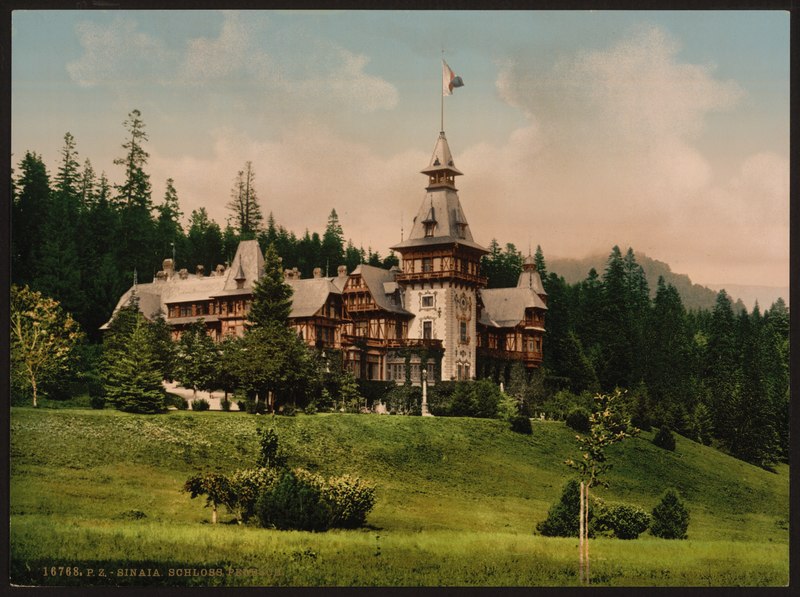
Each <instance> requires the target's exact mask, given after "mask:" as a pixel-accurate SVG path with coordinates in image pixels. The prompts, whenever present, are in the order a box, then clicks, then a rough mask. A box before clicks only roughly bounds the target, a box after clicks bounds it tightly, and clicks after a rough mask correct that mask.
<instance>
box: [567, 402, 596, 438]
mask: <svg viewBox="0 0 800 597" xmlns="http://www.w3.org/2000/svg"><path fill="white" fill-rule="evenodd" d="M566 423H567V427H569V428H570V429H574V430H575V431H579V432H581V433H589V429H590V428H591V425H590V423H589V412H588V411H587V410H586V409H583V408H573V409H572V410H571V411H569V414H568V415H567V419H566Z"/></svg>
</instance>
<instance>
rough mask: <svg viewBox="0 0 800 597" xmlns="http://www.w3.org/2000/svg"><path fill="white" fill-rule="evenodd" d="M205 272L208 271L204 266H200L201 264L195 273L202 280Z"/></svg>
mask: <svg viewBox="0 0 800 597" xmlns="http://www.w3.org/2000/svg"><path fill="white" fill-rule="evenodd" d="M205 271H206V268H205V267H204V266H202V265H199V264H198V266H197V268H196V269H195V273H196V274H197V277H198V278H202V277H203V274H204V273H205Z"/></svg>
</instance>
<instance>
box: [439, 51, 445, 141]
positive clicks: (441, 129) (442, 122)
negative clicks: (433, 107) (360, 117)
mask: <svg viewBox="0 0 800 597" xmlns="http://www.w3.org/2000/svg"><path fill="white" fill-rule="evenodd" d="M442 85H444V48H442ZM439 93H440V94H441V96H442V121H441V128H440V129H439V131H441V132H442V133H444V87H442V89H441V91H440V92H439Z"/></svg>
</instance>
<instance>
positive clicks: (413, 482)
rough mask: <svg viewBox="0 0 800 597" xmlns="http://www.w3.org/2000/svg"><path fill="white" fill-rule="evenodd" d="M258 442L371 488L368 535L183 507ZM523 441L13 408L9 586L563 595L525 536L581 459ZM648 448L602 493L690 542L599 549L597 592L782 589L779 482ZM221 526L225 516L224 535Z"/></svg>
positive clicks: (380, 423) (554, 437)
mask: <svg viewBox="0 0 800 597" xmlns="http://www.w3.org/2000/svg"><path fill="white" fill-rule="evenodd" d="M267 425H269V426H274V427H275V429H276V431H277V433H278V435H279V438H280V441H281V444H282V446H283V447H284V448H285V449H286V451H287V452H288V453H289V454H290V455H291V457H290V464H292V465H295V466H303V467H306V468H308V469H311V470H314V471H318V472H320V473H323V474H326V475H327V474H344V473H350V474H356V475H359V476H361V477H362V478H364V479H367V480H369V481H370V482H372V483H374V484H375V485H376V486H377V498H378V499H377V504H376V506H375V509H374V510H373V512H372V513H371V514H370V515H369V517H368V520H367V522H368V525H369V527H368V528H367V529H364V530H360V531H345V532H341V531H337V532H333V531H331V532H329V533H321V534H316V533H298V532H291V533H287V532H280V531H268V530H264V529H258V528H253V527H237V526H236V525H233V526H231V525H228V524H219V525H216V526H215V527H212V526H211V525H209V524H208V521H209V518H210V514H209V510H208V509H206V508H204V507H203V501H202V500H201V499H196V500H191V499H190V498H189V496H188V495H187V494H185V493H182V492H181V486H182V483H183V481H184V480H185V479H186V478H187V477H188V476H190V475H191V474H193V473H194V472H197V471H215V470H218V471H222V472H232V471H233V470H235V469H237V468H247V467H250V466H252V465H253V463H254V461H255V459H256V453H257V439H256V430H257V429H258V428H259V427H263V426H267ZM533 430H534V433H533V435H532V436H523V435H519V434H515V433H513V432H511V431H509V430H508V429H507V426H506V424H504V423H502V422H500V421H495V420H482V419H466V418H433V419H428V418H425V419H423V418H421V417H401V416H378V415H339V414H331V415H314V416H302V415H299V416H297V417H277V418H274V419H273V418H271V417H267V416H264V417H255V416H251V415H245V414H239V413H220V412H205V413H193V412H172V413H170V414H168V415H163V416H152V417H147V416H136V415H128V414H123V413H119V412H116V411H110V410H105V411H92V410H45V409H40V410H34V409H30V408H17V407H15V408H13V409H12V416H11V487H10V488H11V509H10V514H11V544H12V547H13V549H12V554H11V561H12V578H13V579H14V580H15V581H16V582H22V583H27V584H40V583H44V584H48V583H53V582H55V583H56V584H64V583H66V584H70V583H71V584H80V583H82V582H83V581H81V580H80V579H72V580H70V579H65V578H59V579H55V580H54V579H52V578H49V577H48V578H43V577H42V576H41V573H40V572H39V571H41V570H43V569H49V568H47V567H48V566H50V565H51V564H52V563H58V562H64V563H66V564H69V563H70V562H81V563H82V565H84V566H89V565H91V566H94V567H107V568H110V569H116V568H117V567H119V568H122V567H123V566H125V567H134V566H140V567H142V568H160V569H162V570H164V569H165V567H166V566H174V565H176V563H179V564H180V565H185V566H189V565H192V566H205V567H218V566H232V565H236V566H251V567H254V568H257V569H258V570H259V572H258V575H256V576H253V577H251V578H250V577H249V578H245V579H239V578H237V577H230V576H229V577H225V578H217V579H212V580H213V582H210V581H209V580H208V579H193V580H192V579H171V580H170V579H168V580H165V581H161V580H158V579H150V580H147V581H143V580H141V579H120V578H116V579H112V580H108V581H105V582H106V584H108V583H111V582H113V583H115V584H120V583H122V584H141V583H142V582H153V583H154V584H158V583H161V584H163V582H167V584H170V583H171V584H187V583H189V584H209V582H210V584H234V585H239V584H257V585H282V584H300V585H304V584H305V585H337V584H343V585H360V584H373V585H379V586H386V585H409V584H428V585H430V584H443V583H444V584H448V583H451V584H459V585H475V584H477V585H485V584H489V585H491V584H499V585H512V586H513V585H519V584H522V585H531V584H533V585H536V584H544V585H553V584H556V585H559V584H575V583H576V582H577V580H576V572H575V570H576V568H575V565H574V564H575V553H576V549H577V548H576V543H575V542H574V540H572V539H551V538H545V537H541V536H536V535H535V528H536V524H537V523H538V522H539V521H540V520H542V519H543V518H544V517H545V516H546V514H547V510H548V508H549V507H550V505H551V504H552V503H553V502H554V501H556V499H557V498H558V497H559V495H560V493H561V489H562V487H563V484H564V483H565V481H566V480H567V479H568V478H569V477H570V475H571V474H572V471H571V470H570V469H568V468H567V467H566V466H565V464H564V460H565V459H566V458H568V457H575V456H577V454H576V449H575V441H574V432H573V431H571V430H569V429H568V428H566V427H565V425H564V424H563V423H560V422H545V421H535V422H534V426H533ZM650 437H651V434H643V435H642V437H639V438H634V439H630V440H626V442H625V443H623V444H621V445H616V446H613V448H612V449H611V450H610V452H609V454H610V458H611V460H612V461H613V462H614V468H613V470H612V471H611V473H610V475H609V476H608V481H609V483H610V488H609V489H602V488H598V489H597V491H596V494H597V495H598V496H601V497H603V498H604V499H606V500H607V501H610V502H615V501H624V502H626V503H632V504H637V505H640V506H642V507H644V508H645V509H647V510H651V509H652V507H653V506H654V505H655V504H656V503H657V501H658V498H659V496H660V494H661V492H662V491H663V490H664V489H666V488H667V487H670V486H673V487H676V488H678V489H679V491H680V492H681V493H682V495H683V496H684V497H685V500H686V503H687V506H688V508H689V510H690V512H691V522H690V526H689V541H683V542H682V541H664V540H660V539H656V538H652V537H650V535H649V534H647V535H643V536H642V537H641V538H640V539H638V540H636V541H620V540H614V539H599V540H595V541H593V544H594V545H595V547H593V549H594V550H595V553H596V554H598V555H597V557H598V560H597V561H596V564H595V570H596V575H597V576H596V579H597V582H599V583H601V584H630V583H633V584H672V585H681V584H683V585H685V584H698V583H699V584H737V585H738V584H744V585H750V584H782V583H785V578H786V574H787V573H788V559H787V549H788V468H787V467H785V466H781V467H780V468H779V470H778V472H777V473H770V472H766V471H764V470H761V469H759V468H756V467H754V466H751V465H749V464H746V463H744V462H741V461H738V460H735V459H733V458H730V457H728V456H726V455H724V454H722V453H720V452H718V451H716V450H713V449H711V448H708V447H704V446H701V445H698V444H696V443H694V442H691V441H689V440H687V439H683V438H680V437H678V438H677V439H678V444H677V451H676V452H674V453H672V452H666V451H664V450H661V449H660V448H657V447H655V446H654V445H653V444H651V443H650V441H649V438H650ZM229 519H230V517H229V516H228V515H227V513H225V512H224V511H223V512H222V513H221V521H222V522H223V523H224V522H226V521H228V520H229ZM198 546H200V548H199V549H198ZM720 550H722V551H723V552H724V554H725V555H724V557H722V558H720V557H719V555H718V554H719V553H720ZM267 554H268V557H267ZM754 554H758V555H754ZM265 558H266V559H265ZM379 561H380V562H382V564H381V566H377V567H376V565H375V564H377V563H378V562H379ZM265 562H268V565H267V564H266V563H265ZM370 562H372V563H370ZM532 562H535V565H533V566H532V565H531V563H532ZM190 581H191V582H190ZM97 582H98V583H102V582H104V581H102V580H97Z"/></svg>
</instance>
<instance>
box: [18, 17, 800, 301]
mask: <svg viewBox="0 0 800 597" xmlns="http://www.w3.org/2000/svg"><path fill="white" fill-rule="evenodd" d="M443 48H444V50H445V57H446V59H447V61H448V63H449V64H450V66H451V67H452V68H453V70H454V71H455V72H456V73H457V74H458V75H460V76H461V77H462V78H463V79H464V82H465V86H464V87H463V88H460V89H457V90H456V92H455V94H454V95H453V96H452V97H447V98H445V129H446V132H447V136H448V139H449V141H450V145H451V148H452V150H453V153H454V156H455V161H456V165H457V166H458V167H459V169H460V170H462V171H463V172H464V173H465V176H463V177H461V178H460V179H459V181H458V182H459V189H460V195H461V200H462V204H463V207H464V210H465V213H466V215H467V218H468V219H469V220H470V224H471V228H472V230H473V234H474V235H475V238H476V240H477V241H478V242H482V243H483V244H485V245H486V244H488V243H489V242H490V240H491V239H492V238H497V239H498V240H499V241H500V242H502V243H505V242H513V243H515V244H516V245H517V246H518V247H520V248H523V249H525V250H526V249H527V246H528V244H529V243H532V244H533V246H535V245H536V244H541V246H542V248H543V250H544V252H545V256H548V255H551V256H559V257H564V256H572V257H581V256H583V255H586V254H589V253H594V252H602V253H608V251H609V250H610V248H611V246H613V245H614V244H619V245H620V246H622V247H623V248H626V247H627V246H633V248H634V249H635V250H636V251H637V252H644V253H646V254H648V255H649V256H651V257H654V258H657V259H660V260H662V261H666V262H667V263H669V264H670V265H671V266H672V267H673V270H675V271H678V272H681V273H687V274H689V275H690V276H691V277H692V279H693V280H694V281H695V282H701V283H738V284H764V285H773V286H785V285H787V284H788V269H789V266H788V261H789V260H788V210H789V207H788V206H789V191H788V189H789V183H788V177H789V16H788V13H784V12H780V11H764V12H759V11H755V12H753V11H748V12H734V11H728V12H660V11H659V12H617V11H615V12H591V11H565V12H502V11H501V12H492V13H488V12H480V11H478V12H398V11H361V12H350V11H343V12H324V11H320V12H298V11H267V12H260V11H259V12H219V11H152V12H148V11H131V12H125V11H121V12H103V11H91V12H83V11H18V12H15V13H14V15H13V20H12V52H13V58H12V151H13V153H14V155H13V160H14V161H15V162H18V161H19V160H20V159H21V157H22V155H24V152H25V151H26V150H33V151H36V152H38V153H40V154H42V155H43V157H44V159H45V161H46V163H47V164H48V166H49V167H50V169H51V171H54V170H55V168H56V164H57V159H58V150H59V148H60V147H61V145H62V142H63V135H64V133H65V132H67V131H70V132H71V133H72V134H73V135H74V136H75V138H76V140H77V144H78V150H79V153H80V156H81V160H83V159H85V158H89V159H90V160H91V161H92V164H93V166H94V168H95V170H97V171H105V172H106V174H107V175H108V177H109V179H110V180H111V181H112V182H113V181H119V180H120V177H121V175H122V172H121V168H120V167H118V166H114V165H113V159H114V158H115V157H118V156H120V155H121V153H122V149H121V144H122V143H123V141H124V136H125V131H124V129H123V127H122V122H123V121H124V120H125V119H126V116H127V114H128V112H129V111H130V110H132V109H133V108H138V109H139V110H141V112H142V116H143V119H144V121H145V123H146V125H147V131H148V134H149V138H150V140H149V143H148V145H147V147H146V149H147V150H148V151H149V152H150V154H151V157H150V164H149V172H150V174H151V178H152V182H153V189H154V201H155V202H156V203H158V202H159V201H160V199H161V197H162V196H163V190H164V181H165V180H166V178H168V177H172V178H174V179H175V186H176V188H177V190H178V195H179V198H180V200H181V205H182V207H183V210H184V212H185V213H186V214H187V215H188V214H189V213H190V212H191V210H192V209H196V208H198V207H200V206H205V207H206V209H208V211H209V213H210V214H211V215H212V217H214V218H215V219H216V220H217V221H218V222H220V224H223V225H224V222H225V219H226V218H227V216H228V214H227V212H226V209H225V204H226V203H227V201H228V199H229V194H230V189H231V187H232V186H233V181H234V177H235V176H236V172H237V171H238V170H239V169H241V168H242V166H243V164H244V162H245V161H247V160H250V161H252V162H253V167H254V169H255V172H256V188H257V190H258V192H259V196H260V201H261V205H262V208H263V210H264V211H265V212H270V211H272V212H273V213H274V214H275V217H276V219H277V220H278V222H279V223H281V224H283V225H285V226H286V227H287V228H289V229H292V230H295V231H296V232H298V233H302V232H303V231H304V230H305V229H306V228H309V229H311V230H319V231H321V230H322V228H323V227H324V223H325V220H326V217H327V214H328V212H329V211H330V209H331V208H333V207H335V208H336V209H337V211H338V212H339V214H340V216H341V219H342V224H343V226H344V229H345V233H346V235H348V236H350V237H352V239H353V240H354V241H355V242H356V243H357V244H358V243H362V244H363V245H364V246H365V247H366V246H371V247H372V248H373V249H377V250H380V251H381V252H382V253H385V252H386V250H387V248H388V246H389V245H390V244H392V243H394V242H395V241H397V240H399V235H400V223H401V221H402V220H405V229H406V230H408V229H409V228H410V222H409V219H410V218H411V217H413V214H414V213H416V211H417V208H418V206H419V202H420V201H421V200H422V198H423V195H424V183H425V179H424V177H423V176H422V175H420V174H418V172H419V170H420V169H421V168H422V167H424V166H425V165H426V164H427V162H428V159H429V157H430V155H429V154H430V151H431V149H432V148H433V144H434V141H435V139H436V135H437V133H438V130H439V119H440V101H441V95H440V89H441V81H440V77H441V67H440V58H441V52H442V49H443Z"/></svg>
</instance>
